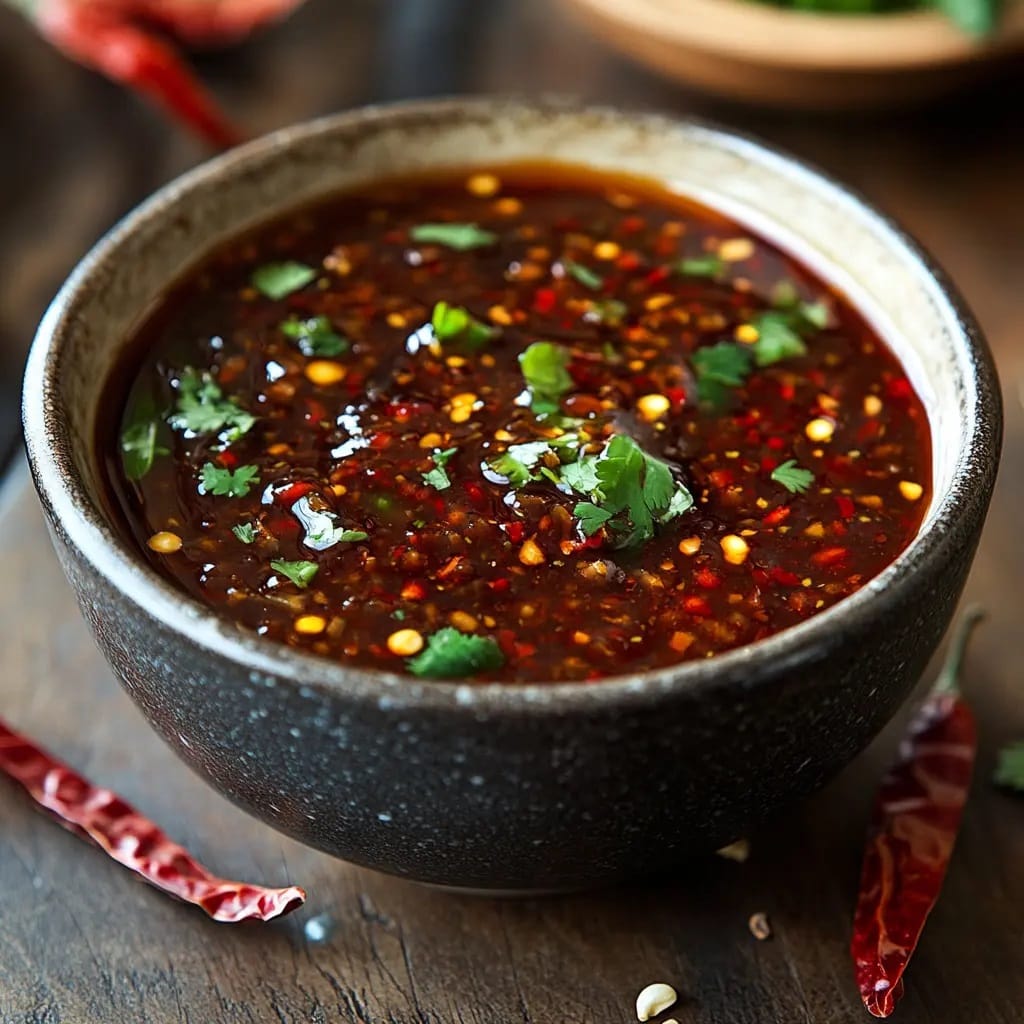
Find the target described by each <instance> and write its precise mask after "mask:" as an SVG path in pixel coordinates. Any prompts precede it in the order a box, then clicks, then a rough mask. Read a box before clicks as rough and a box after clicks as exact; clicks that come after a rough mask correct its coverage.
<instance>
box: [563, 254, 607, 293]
mask: <svg viewBox="0 0 1024 1024" xmlns="http://www.w3.org/2000/svg"><path fill="white" fill-rule="evenodd" d="M562 266H563V267H565V272H566V273H567V274H568V275H569V276H570V277H572V278H574V279H575V280H577V281H579V283H580V284H581V285H583V287H584V288H589V289H590V290H591V291H592V292H597V291H600V290H601V289H602V288H603V287H604V278H603V277H602V276H601V275H600V274H599V273H597V271H596V270H591V269H590V267H585V266H584V265H583V264H582V263H577V262H576V261H575V260H562Z"/></svg>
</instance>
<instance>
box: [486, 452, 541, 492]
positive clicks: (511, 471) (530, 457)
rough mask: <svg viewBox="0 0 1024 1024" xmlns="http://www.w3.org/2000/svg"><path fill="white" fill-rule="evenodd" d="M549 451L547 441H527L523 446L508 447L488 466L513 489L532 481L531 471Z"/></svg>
mask: <svg viewBox="0 0 1024 1024" xmlns="http://www.w3.org/2000/svg"><path fill="white" fill-rule="evenodd" d="M549 449H550V445H549V444H548V442H547V441H527V442H525V443H523V444H513V445H509V447H508V449H507V450H506V451H505V453H504V454H503V455H499V456H498V457H497V458H496V459H493V460H492V461H491V462H490V463H489V465H490V467H491V469H493V470H494V472H495V473H500V474H501V475H502V476H503V477H505V478H506V479H507V480H508V482H509V483H510V484H511V485H512V486H513V487H522V486H524V485H525V484H528V483H529V482H530V481H531V480H532V479H533V473H532V472H531V470H532V469H533V467H534V466H536V465H537V463H538V462H540V459H541V456H542V455H543V454H544V453H545V452H547V451H548V450H549Z"/></svg>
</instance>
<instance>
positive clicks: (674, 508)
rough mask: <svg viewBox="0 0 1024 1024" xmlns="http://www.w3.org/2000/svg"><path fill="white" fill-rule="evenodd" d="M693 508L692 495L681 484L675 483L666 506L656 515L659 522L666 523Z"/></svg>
mask: <svg viewBox="0 0 1024 1024" xmlns="http://www.w3.org/2000/svg"><path fill="white" fill-rule="evenodd" d="M691 508H693V495H692V494H691V493H690V492H689V490H687V488H685V487H684V486H683V485H682V484H676V486H675V490H674V491H673V492H672V497H671V498H670V499H669V503H668V508H667V509H665V511H664V512H662V513H661V515H660V516H658V522H659V523H667V522H670V521H671V520H673V519H675V517H676V516H681V515H682V514H683V513H684V512H688V511H689V510H690V509H691Z"/></svg>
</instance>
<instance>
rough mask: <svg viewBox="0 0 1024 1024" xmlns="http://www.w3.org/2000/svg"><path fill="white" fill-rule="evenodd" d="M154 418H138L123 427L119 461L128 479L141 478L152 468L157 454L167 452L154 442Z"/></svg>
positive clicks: (165, 453) (155, 427)
mask: <svg viewBox="0 0 1024 1024" xmlns="http://www.w3.org/2000/svg"><path fill="white" fill-rule="evenodd" d="M157 427H158V422H157V420H156V418H155V417H154V418H146V419H139V420H136V422H134V423H132V424H130V425H129V426H127V427H125V428H124V431H123V432H122V434H121V462H122V464H123V465H124V475H125V476H126V477H128V479H129V480H141V479H142V478H143V477H144V476H145V475H146V474H147V473H148V472H149V471H150V469H152V468H153V460H154V459H155V458H156V457H157V456H158V455H167V454H169V452H168V450H167V449H166V448H164V447H163V446H162V445H158V444H157V443H156V432H157Z"/></svg>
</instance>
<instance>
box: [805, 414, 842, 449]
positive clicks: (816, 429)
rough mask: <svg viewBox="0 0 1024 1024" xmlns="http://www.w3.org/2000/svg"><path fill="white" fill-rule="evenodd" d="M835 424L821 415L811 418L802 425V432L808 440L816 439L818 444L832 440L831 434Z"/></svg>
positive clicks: (833, 431)
mask: <svg viewBox="0 0 1024 1024" xmlns="http://www.w3.org/2000/svg"><path fill="white" fill-rule="evenodd" d="M835 429H836V426H835V424H834V423H833V422H832V421H831V420H827V419H825V418H824V417H822V416H819V417H818V418H817V419H813V420H811V421H810V423H808V424H807V426H806V427H804V433H805V434H806V435H807V438H808V440H810V441H816V442H818V443H819V444H821V443H824V442H826V441H831V440H832V435H833V434H834V433H835Z"/></svg>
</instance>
